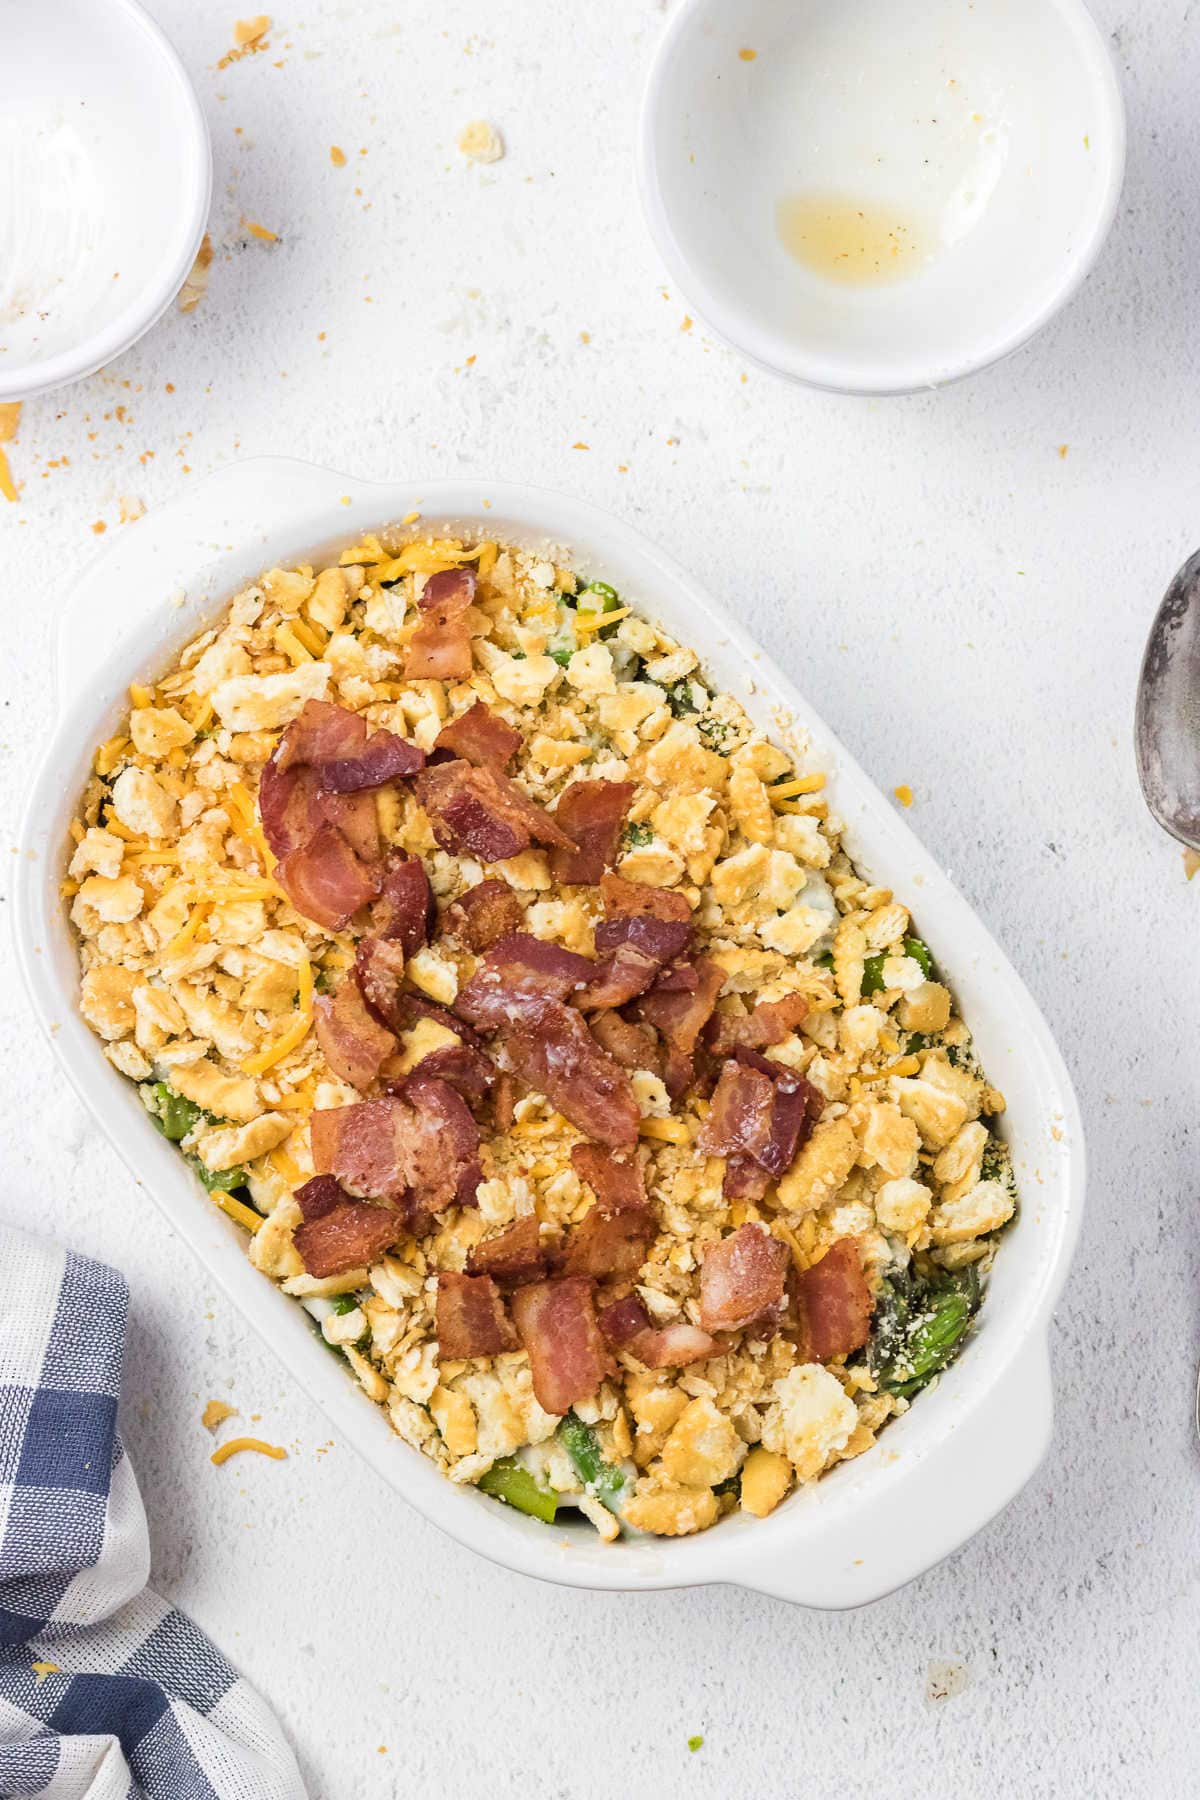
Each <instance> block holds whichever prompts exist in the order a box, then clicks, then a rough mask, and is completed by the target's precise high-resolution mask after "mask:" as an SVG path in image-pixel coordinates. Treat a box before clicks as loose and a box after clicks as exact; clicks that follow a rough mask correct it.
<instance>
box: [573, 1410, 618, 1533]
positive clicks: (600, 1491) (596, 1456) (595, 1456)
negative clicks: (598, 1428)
mask: <svg viewBox="0 0 1200 1800" xmlns="http://www.w3.org/2000/svg"><path fill="white" fill-rule="evenodd" d="M558 1436H559V1441H560V1443H561V1444H562V1446H563V1448H564V1449H565V1450H566V1453H567V1455H568V1456H569V1457H570V1459H571V1461H572V1462H573V1463H574V1465H575V1473H576V1474H577V1475H578V1477H579V1479H580V1481H582V1482H583V1484H584V1486H585V1487H587V1488H590V1489H591V1490H592V1492H593V1493H594V1494H595V1496H596V1498H597V1500H599V1501H601V1502H602V1504H603V1505H605V1506H607V1508H608V1510H609V1512H616V1510H617V1503H618V1501H619V1500H620V1497H621V1494H622V1492H623V1491H624V1488H625V1477H624V1475H623V1474H622V1473H621V1470H620V1469H615V1468H614V1467H613V1465H612V1464H611V1463H610V1462H605V1460H604V1457H603V1456H602V1455H601V1452H600V1440H599V1438H598V1437H597V1436H596V1433H595V1432H594V1431H593V1430H592V1428H591V1426H590V1425H585V1424H584V1422H583V1420H582V1419H581V1418H580V1417H579V1416H578V1414H577V1413H573V1412H569V1413H567V1415H566V1416H565V1418H564V1419H563V1422H562V1424H561V1425H560V1426H559V1428H558Z"/></svg>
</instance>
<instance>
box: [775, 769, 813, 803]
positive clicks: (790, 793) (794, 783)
mask: <svg viewBox="0 0 1200 1800" xmlns="http://www.w3.org/2000/svg"><path fill="white" fill-rule="evenodd" d="M824 786H825V777H824V775H822V774H821V773H820V772H819V771H818V772H817V773H816V774H813V775H797V776H796V777H795V778H794V779H793V780H791V781H781V782H780V783H779V785H778V786H777V787H773V788H771V789H770V790H769V792H770V795H771V798H772V800H794V799H795V798H796V795H797V794H816V793H819V792H820V790H821V789H822V788H823V787H824Z"/></svg>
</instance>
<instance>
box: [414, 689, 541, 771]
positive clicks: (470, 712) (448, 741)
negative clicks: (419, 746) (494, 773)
mask: <svg viewBox="0 0 1200 1800" xmlns="http://www.w3.org/2000/svg"><path fill="white" fill-rule="evenodd" d="M433 747H434V749H435V750H449V752H450V754H451V756H460V757H462V759H463V761H464V762H469V763H474V764H475V765H476V766H477V767H479V768H482V767H483V766H484V765H485V764H487V765H490V766H491V767H492V768H494V769H507V767H508V765H509V763H510V762H511V761H512V759H513V757H514V756H515V755H516V754H517V751H518V750H519V749H520V748H521V733H520V732H519V731H518V730H517V728H516V726H515V725H510V724H508V722H507V721H506V720H504V719H501V718H498V717H497V715H496V714H495V713H494V712H492V711H490V710H489V708H488V707H486V706H485V705H484V704H483V701H482V700H476V702H475V704H474V706H469V707H468V708H467V710H466V712H465V713H460V714H459V715H458V717H457V719H451V721H450V723H449V724H448V725H443V726H442V729H441V730H440V731H439V732H438V734H437V737H436V738H435V739H434V743H433Z"/></svg>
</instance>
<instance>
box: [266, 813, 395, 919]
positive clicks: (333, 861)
mask: <svg viewBox="0 0 1200 1800" xmlns="http://www.w3.org/2000/svg"><path fill="white" fill-rule="evenodd" d="M273 873H274V877H275V880H276V881H277V882H278V883H279V885H280V886H281V887H282V888H283V890H284V892H285V893H286V895H287V897H288V899H289V900H290V901H291V903H292V905H293V906H294V907H295V909H296V911H297V912H298V913H303V914H304V917H305V918H306V919H312V920H314V921H315V922H316V923H317V924H318V925H323V926H324V927H325V929H326V930H327V931H340V930H341V929H342V927H343V926H344V925H347V924H348V923H349V922H350V920H351V919H352V918H353V916H354V914H355V913H356V912H357V911H358V909H359V907H360V906H365V905H366V903H367V901H368V900H371V899H373V898H374V897H375V895H376V893H377V892H378V891H379V876H378V873H377V872H376V871H375V870H374V869H371V868H369V867H368V865H367V864H366V863H364V862H363V861H361V860H360V858H359V857H358V856H356V855H355V853H354V851H353V849H352V848H351V847H350V845H349V843H348V842H347V841H346V839H345V837H344V836H343V835H342V833H341V832H340V831H339V830H338V829H337V828H336V826H333V825H322V826H321V828H320V830H319V831H317V832H316V833H315V834H314V835H313V836H312V837H311V838H310V839H309V840H308V842H307V843H306V844H302V845H301V846H300V847H299V848H298V849H296V850H293V851H292V852H291V853H290V855H288V856H286V857H285V858H284V859H283V861H282V862H278V863H276V865H275V868H274V871H273Z"/></svg>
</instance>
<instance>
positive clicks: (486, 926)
mask: <svg viewBox="0 0 1200 1800" xmlns="http://www.w3.org/2000/svg"><path fill="white" fill-rule="evenodd" d="M524 923H525V908H524V907H523V906H522V905H521V902H520V900H519V899H518V898H517V896H516V894H514V892H513V890H512V889H511V888H510V887H509V885H508V883H507V881H501V880H500V879H499V877H498V876H495V875H490V876H489V877H488V879H487V880H486V881H480V882H477V883H476V885H475V886H474V887H470V888H468V889H467V891H466V893H465V894H460V895H459V896H458V899H457V900H455V901H454V903H453V905H451V906H450V907H448V908H447V910H446V927H447V930H449V931H450V932H451V934H452V935H453V936H455V937H460V938H462V939H463V941H464V942H465V943H466V945H467V947H468V948H469V949H471V950H474V951H476V952H477V953H482V952H483V951H484V950H490V949H491V947H492V945H493V944H495V943H497V942H498V941H499V940H500V938H503V937H511V935H512V934H513V932H515V931H520V929H521V926H522V925H523V924H524Z"/></svg>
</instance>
